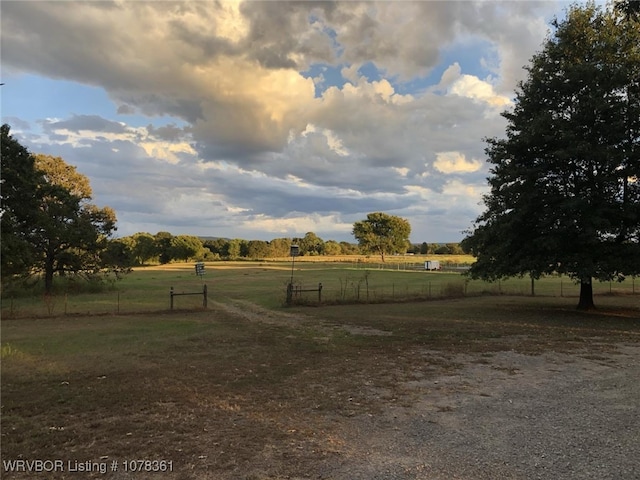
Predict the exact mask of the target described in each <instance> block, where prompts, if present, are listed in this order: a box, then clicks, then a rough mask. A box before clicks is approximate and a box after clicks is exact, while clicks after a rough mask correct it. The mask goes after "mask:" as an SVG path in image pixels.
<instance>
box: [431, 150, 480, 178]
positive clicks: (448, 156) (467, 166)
mask: <svg viewBox="0 0 640 480" xmlns="http://www.w3.org/2000/svg"><path fill="white" fill-rule="evenodd" d="M433 167H434V168H435V169H436V170H438V171H439V172H442V173H469V172H477V171H478V170H480V168H481V167H482V162H481V161H480V160H476V159H471V160H467V159H466V157H465V156H464V155H463V154H461V153H460V152H438V153H436V161H435V162H434V164H433Z"/></svg>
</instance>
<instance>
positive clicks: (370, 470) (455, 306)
mask: <svg viewBox="0 0 640 480" xmlns="http://www.w3.org/2000/svg"><path fill="white" fill-rule="evenodd" d="M206 268H207V270H206V275H205V277H204V281H205V282H207V284H208V286H209V292H210V296H209V307H208V308H207V309H206V310H205V309H203V308H202V307H201V300H200V299H199V298H198V297H195V296H194V297H188V296H185V297H180V298H179V299H178V300H177V303H178V304H177V305H176V307H177V308H176V309H175V310H174V311H169V310H168V305H169V288H170V287H171V286H173V287H174V288H175V290H176V291H180V290H183V289H184V290H185V291H191V290H194V291H197V290H198V289H199V288H201V285H202V280H201V279H200V278H198V277H196V276H195V273H194V271H193V266H192V265H186V264H183V265H179V264H177V265H170V266H168V267H162V268H160V267H150V268H144V269H139V270H137V271H135V272H134V273H133V274H131V275H130V276H128V277H126V278H125V279H124V280H122V281H121V282H119V283H118V284H116V285H114V289H112V290H106V291H104V292H100V293H82V294H75V295H74V294H71V293H68V292H64V291H61V292H59V294H58V295H57V296H56V298H55V299H54V300H51V299H49V300H44V299H40V298H36V299H34V298H20V297H17V298H14V299H12V300H11V304H8V303H7V302H8V300H7V299H4V298H3V305H2V311H3V319H2V460H3V461H9V460H16V459H27V460H36V459H41V460H47V459H48V460H61V461H63V462H64V467H63V470H62V471H54V472H48V473H47V474H46V475H44V476H41V477H37V476H36V477H34V475H33V473H28V472H17V471H15V470H12V471H10V470H8V469H7V464H3V478H16V479H18V478H19V479H23V478H66V479H69V478H70V479H74V478H83V479H85V478H114V479H132V478H135V479H170V480H171V479H173V480H177V479H223V480H224V479H267V478H268V479H284V478H336V479H340V478H362V479H364V478H401V479H418V478H456V477H455V476H456V475H458V478H492V477H495V475H493V476H492V475H491V472H493V473H497V472H498V471H500V472H502V471H503V469H504V468H505V466H504V464H500V462H498V460H496V463H495V464H493V463H492V464H491V465H489V466H486V469H487V470H486V472H485V473H487V474H488V476H486V477H479V476H473V475H472V476H467V477H464V476H462V477H460V475H462V473H460V472H461V471H457V470H455V468H458V467H459V466H460V465H467V463H466V462H467V460H460V458H458V460H456V461H454V459H453V457H452V458H451V459H450V461H449V462H448V463H447V462H445V463H446V465H445V463H443V464H442V465H440V464H439V463H438V460H437V459H436V458H426V457H425V455H426V454H425V452H424V451H422V450H417V449H418V448H419V447H418V445H427V446H429V445H431V443H432V440H431V437H429V434H428V431H430V430H429V429H431V428H436V427H437V428H442V429H445V430H447V429H450V428H451V429H453V430H454V431H457V430H456V429H455V428H454V427H452V424H451V423H450V422H451V421H452V418H455V417H454V416H455V415H456V412H457V411H460V412H463V411H464V409H465V408H467V406H465V405H468V403H465V402H470V400H469V399H467V397H464V398H465V399H466V400H464V401H462V398H463V397H460V396H459V395H462V394H464V395H467V394H469V392H470V391H471V390H472V387H473V386H472V385H471V383H469V382H470V381H471V380H469V381H466V380H465V382H466V383H465V382H462V384H460V385H457V386H456V387H455V388H454V386H453V385H452V384H451V379H455V378H463V377H461V375H463V374H462V372H463V371H464V369H465V368H467V367H468V366H469V365H471V366H473V367H474V368H485V369H487V371H489V372H491V373H492V375H497V374H500V375H503V377H500V378H501V379H502V380H501V381H503V382H508V381H510V380H511V379H513V378H515V377H517V376H518V375H519V374H520V373H521V372H520V371H519V369H524V367H522V366H518V365H517V364H515V363H508V364H503V363H500V362H503V357H504V356H505V355H508V356H510V357H509V358H517V359H518V361H519V362H523V361H524V360H523V359H535V358H554V359H558V358H563V359H567V360H566V364H565V363H562V365H560V363H559V364H558V365H555V366H554V367H553V368H554V369H555V371H557V372H559V371H560V370H562V369H563V368H568V367H566V366H570V367H571V368H572V370H567V372H568V373H567V375H571V376H572V377H568V378H577V374H576V371H577V370H576V368H577V365H582V364H583V363H584V362H590V363H589V365H590V367H589V368H596V367H597V366H598V365H601V366H602V368H605V367H604V366H607V365H609V366H611V365H612V362H614V360H615V362H618V360H617V359H618V358H619V356H620V355H622V352H626V351H627V350H625V349H629V348H637V347H638V345H640V328H639V327H640V323H639V322H640V296H638V295H637V294H636V295H634V294H633V293H632V288H636V287H635V285H633V286H631V285H618V284H614V285H611V286H610V285H608V284H604V285H602V288H601V289H600V290H599V291H600V293H601V294H600V295H598V296H597V297H596V305H598V306H599V307H600V308H599V309H598V310H597V311H595V312H589V313H584V312H577V311H576V310H575V303H576V298H575V297H573V295H575V294H577V289H576V287H575V286H570V285H571V284H570V282H569V281H568V280H567V279H564V282H566V285H564V286H562V288H563V289H565V290H563V292H562V295H563V296H560V295H557V294H556V293H558V292H559V287H560V285H561V281H562V279H559V278H549V279H544V280H541V281H540V282H538V284H537V285H536V292H537V293H538V295H537V296H535V297H531V296H526V295H524V294H525V293H527V292H528V288H529V287H530V282H529V281H528V280H527V279H523V280H519V279H514V280H513V283H511V281H510V282H503V283H502V284H501V285H499V286H498V285H486V284H482V282H478V283H477V284H476V282H465V280H464V279H463V278H462V277H460V276H459V274H455V273H440V272H433V273H427V272H417V271H406V270H398V269H396V270H374V269H371V268H366V269H365V268H345V267H344V266H336V265H332V264H322V263H320V264H318V263H313V264H311V263H309V264H306V263H305V264H302V262H300V263H299V264H296V266H295V268H294V271H293V276H294V283H295V282H298V283H300V284H302V285H314V284H317V283H319V282H322V283H323V285H325V288H324V290H323V294H324V298H325V299H326V303H323V304H321V305H314V306H313V307H309V306H305V305H294V306H291V307H285V306H284V299H285V288H286V284H287V282H288V281H289V280H290V278H291V274H292V272H291V265H290V264H287V263H275V264H273V263H270V264H257V263H248V262H242V263H224V264H207V267H206ZM365 276H366V278H365V279H364V280H363V277H365ZM448 285H462V290H461V289H460V287H450V286H448ZM357 288H359V289H360V290H359V295H360V296H359V297H358V296H357V295H358V290H357ZM492 288H493V290H492ZM497 288H499V290H496V289H497ZM571 288H574V290H571ZM596 291H598V290H596ZM367 292H368V295H369V300H370V303H364V300H365V298H363V297H365V296H366V294H367ZM554 292H555V293H554ZM488 293H491V294H490V295H489V294H488ZM506 293H514V294H517V295H506ZM65 296H66V298H65ZM347 297H348V298H347ZM383 297H384V298H387V299H389V298H390V299H391V300H392V301H390V302H388V303H383V302H381V300H382V299H383ZM343 300H344V301H343ZM346 300H349V301H346ZM416 300H420V301H416ZM47 301H48V302H51V301H55V302H56V303H55V304H54V305H53V306H52V305H50V304H47ZM65 310H66V311H65ZM514 355H516V356H517V357H513V356H514ZM630 359H631V357H629V358H628V359H627V360H628V361H630ZM627 360H625V361H627ZM509 361H510V362H511V361H512V360H509ZM527 361H529V360H527ZM563 361H564V360H563ZM580 362H583V363H580ZM623 363H624V362H623ZM634 364H635V365H636V366H637V363H634ZM625 365H626V364H625ZM598 368H600V367H598ZM616 368H617V367H616ZM620 368H623V367H620ZM553 371H554V370H553V369H549V370H546V367H545V372H546V373H545V375H546V376H549V375H554V374H553V373H549V372H553ZM612 371H613V370H612ZM616 371H617V370H616ZM620 371H622V370H620ZM557 375H560V374H559V373H558V374H557ZM465 378H466V377H465ZM492 379H493V380H492V381H493V382H495V381H496V377H495V376H494V377H492ZM567 381H568V380H567ZM634 384H637V382H635V381H634ZM473 388H476V387H473ZM478 388H479V387H478ZM487 388H488V385H487ZM491 388H495V385H493V386H492V387H491ZM528 388H529V389H531V388H532V385H529V387H528ZM497 391H498V390H491V389H490V390H488V391H486V392H485V391H483V392H481V393H476V394H475V397H473V398H474V399H476V400H477V399H480V400H481V401H486V400H487V399H489V398H492V397H495V398H496V399H497V398H498V393H496V392H497ZM635 393H637V392H635V391H634V394H635ZM615 394H616V393H615V392H613V391H611V392H608V393H607V402H609V403H611V404H615V401H614V400H615ZM530 396H531V395H530ZM469 398H471V397H469ZM635 398H636V400H635V401H634V400H632V399H631V400H628V399H627V398H626V397H625V401H627V400H628V401H631V402H632V403H630V404H629V403H626V404H625V405H631V407H630V408H632V410H631V411H629V410H628V408H627V410H624V412H623V411H622V410H620V412H622V413H624V415H625V418H627V417H628V416H629V414H631V415H630V416H631V417H632V418H637V415H636V416H635V417H634V415H635V414H637V410H638V408H637V407H638V404H637V397H635ZM474 401H475V400H474ZM634 402H635V403H634ZM615 405H617V404H615ZM483 408H484V407H483ZM616 412H617V410H616ZM616 412H614V413H613V414H612V416H611V417H609V420H608V421H609V422H612V421H614V420H615V418H614V417H615V415H617V413H616ZM409 419H411V420H410V421H409ZM420 419H422V420H420ZM427 420H428V421H427ZM417 421H423V422H425V423H424V425H425V429H426V430H422V431H421V433H420V435H422V437H420V438H422V440H421V442H418V443H416V444H415V445H414V444H413V443H411V444H410V445H409V443H407V442H408V441H409V440H410V439H411V438H414V437H412V435H417V433H416V432H415V430H414V429H415V428H416V427H415V425H416V422H417ZM448 422H449V423H448ZM429 425H430V426H429ZM537 425H538V426H537V428H538V429H540V428H542V427H541V426H540V425H541V423H540V422H539V421H538V422H537ZM574 427H575V426H574ZM592 427H593V425H592ZM483 428H488V427H486V426H484V427H483ZM553 428H557V426H556V425H555V424H554V427H553ZM580 428H581V427H580ZM594 428H595V427H594ZM447 431H449V430H447ZM634 431H635V430H634ZM397 432H401V433H402V435H401V436H400V437H398V436H396V433H397ZM425 432H426V433H425ZM593 433H594V432H593V431H589V429H588V427H587V428H586V430H585V432H584V434H585V435H592V434H593ZM470 434H472V428H471V427H469V431H467V432H466V435H467V436H468V435H470ZM496 435H497V433H496ZM620 435H625V434H624V432H622V433H620ZM626 435H627V436H626V437H623V436H621V437H620V439H619V441H617V443H616V440H611V442H613V443H612V445H617V446H618V447H616V448H617V450H616V451H617V452H618V453H619V452H622V453H623V454H624V455H625V457H629V458H638V455H636V453H637V442H630V441H629V438H630V437H629V435H631V436H634V435H635V433H633V432H631V433H628V434H626ZM407 439H409V440H407ZM636 439H637V438H636ZM398 442H404V443H398ZM438 442H439V445H440V446H441V447H442V445H445V444H446V438H445V437H444V436H443V437H442V438H441V439H440V440H439V441H438ZM443 442H444V443H443ZM400 444H402V445H405V444H406V445H407V446H406V449H407V450H404V451H403V452H404V453H402V452H396V453H397V454H396V455H390V456H388V457H385V456H384V455H383V453H384V451H385V449H386V450H388V451H389V452H390V451H392V450H393V449H394V448H399V447H398V445H400ZM508 444H509V439H505V442H504V446H503V447H502V448H507V447H506V445H508ZM441 447H436V446H435V445H433V448H441ZM449 447H450V450H447V451H446V452H441V455H440V456H442V455H445V454H451V453H452V452H457V451H458V450H456V449H460V448H461V449H462V450H468V448H466V447H464V445H462V446H461V444H460V442H459V439H455V441H454V440H451V445H449ZM610 454H611V452H610V451H607V450H606V449H603V450H602V457H601V456H595V457H593V458H590V459H589V458H587V460H585V461H587V462H591V461H592V462H593V464H591V463H588V464H587V465H586V466H585V468H592V467H593V465H596V464H598V465H599V464H600V463H602V461H603V460H602V459H603V458H605V456H606V455H610ZM372 455H373V456H372ZM376 455H377V456H376ZM505 455H507V453H505ZM442 458H446V457H442ZM129 460H149V461H151V462H153V461H158V462H162V461H164V462H165V463H155V464H152V463H150V464H148V467H149V468H148V469H147V470H145V471H142V472H141V471H132V469H131V464H128V463H124V462H125V461H129ZM468 461H469V462H471V460H468ZM74 462H90V463H89V465H90V466H91V465H95V470H94V471H87V472H83V473H77V471H70V470H69V468H73V465H75V463H74ZM112 462H116V465H117V467H118V469H117V471H114V470H111V468H112V466H113V464H112ZM167 462H171V463H170V469H169V464H168V463H167ZM376 462H377V463H376ZM597 462H600V463H597ZM103 464H104V465H106V466H108V468H109V471H108V472H107V473H106V474H104V473H102V472H100V471H98V466H100V465H103ZM140 465H141V468H143V469H144V468H146V467H145V464H140ZM162 465H164V470H165V471H153V468H155V467H157V468H158V469H160V468H162ZM456 465H458V467H456ZM621 465H623V467H624V468H625V469H626V470H620V471H618V473H619V475H617V476H616V475H614V476H615V477H616V478H632V477H631V476H629V477H625V472H637V470H633V469H634V468H635V466H634V465H629V464H628V463H627V464H625V463H624V462H622V463H621ZM623 467H619V468H623ZM135 468H136V467H134V469H135ZM459 468H462V467H459ZM469 468H471V467H469ZM616 468H617V467H616ZM126 469H128V471H127V470H126ZM446 469H449V470H446ZM451 469H453V470H451ZM169 470H170V471H169ZM385 471H386V472H387V473H388V474H389V475H385V474H383V473H384V472H385ZM576 471H577V472H578V473H580V472H581V471H586V470H576ZM509 472H510V474H509V475H503V476H502V477H500V478H525V477H526V475H525V474H524V473H523V472H525V473H526V472H528V470H526V468H525V467H524V466H522V465H520V466H518V465H514V466H512V469H511V470H509ZM374 473H378V474H379V475H380V476H375V475H374ZM391 473H393V476H390V475H391ZM552 473H553V472H552ZM556 473H557V471H556ZM614 473H615V472H614ZM548 478H557V475H556V476H553V475H551V476H549V477H548ZM564 478H580V477H579V476H576V477H571V476H565V477H564ZM582 478H586V477H582ZM594 478H595V477H594ZM600 478H602V477H600ZM611 478H613V477H611Z"/></svg>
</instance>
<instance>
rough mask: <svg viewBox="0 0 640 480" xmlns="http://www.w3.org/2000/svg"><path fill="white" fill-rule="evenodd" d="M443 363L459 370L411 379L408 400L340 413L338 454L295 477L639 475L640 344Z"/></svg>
mask: <svg viewBox="0 0 640 480" xmlns="http://www.w3.org/2000/svg"><path fill="white" fill-rule="evenodd" d="M425 354H430V355H434V354H436V353H435V352H427V353H425ZM436 355H437V354H436ZM447 360H450V361H451V360H452V361H454V362H456V363H461V364H463V365H464V366H463V367H462V368H460V369H459V370H457V371H456V372H455V374H454V375H449V376H440V377H436V378H434V377H433V376H431V375H426V376H425V380H422V381H421V380H417V381H412V382H410V383H408V384H407V385H406V387H407V388H408V390H409V395H410V396H411V398H412V401H411V402H401V401H399V402H398V403H399V404H400V405H394V404H393V402H391V405H390V406H389V408H387V409H385V411H384V413H382V414H380V415H366V416H362V415H361V416H356V417H353V418H350V419H348V420H347V421H346V422H345V420H344V419H342V420H341V422H342V426H341V430H342V432H341V435H342V436H343V438H345V439H346V441H345V444H344V445H345V449H344V451H342V452H341V455H340V456H339V457H338V458H333V459H331V460H330V459H327V460H325V461H323V462H321V463H319V465H318V470H317V471H316V472H313V473H312V472H308V474H307V475H305V476H304V477H302V478H310V477H311V478H331V479H334V478H335V479H354V480H355V479H363V480H364V479H367V480H373V479H385V480H390V479H402V480H404V479H430V480H431V479H433V480H438V479H443V480H444V479H447V480H452V479H474V480H475V479H492V480H495V479H527V480H528V479H554V480H556V479H563V480H568V479H576V480H577V479H580V480H585V479H598V480H605V479H616V480H626V479H628V480H631V479H639V478H640V443H639V442H640V346H639V345H637V344H625V345H617V346H616V349H615V351H614V353H606V354H602V353H598V354H597V355H590V354H589V353H587V352H582V353H580V352H574V353H570V354H566V353H557V352H548V353H544V354H541V355H535V356H530V355H523V354H520V353H515V352H509V351H507V352H498V353H495V354H481V355H480V354H479V355H466V354H465V355H455V356H451V357H447ZM427 377H428V379H426V378H427ZM403 404H404V405H403ZM309 474H311V475H309Z"/></svg>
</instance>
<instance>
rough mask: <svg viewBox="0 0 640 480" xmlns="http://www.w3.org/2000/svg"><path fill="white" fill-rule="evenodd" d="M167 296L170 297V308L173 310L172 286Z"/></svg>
mask: <svg viewBox="0 0 640 480" xmlns="http://www.w3.org/2000/svg"><path fill="white" fill-rule="evenodd" d="M169 296H170V297H171V310H173V287H171V290H170V291H169Z"/></svg>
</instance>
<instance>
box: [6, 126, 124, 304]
mask: <svg viewBox="0 0 640 480" xmlns="http://www.w3.org/2000/svg"><path fill="white" fill-rule="evenodd" d="M9 131H10V129H9V126H8V125H4V126H3V127H2V170H3V183H2V192H3V193H2V213H3V215H2V233H3V241H2V247H3V249H2V266H3V271H2V274H3V279H4V278H7V276H8V275H9V276H10V275H17V274H31V273H38V272H42V273H44V278H45V291H46V292H50V291H51V288H52V285H53V276H54V274H55V273H61V274H64V273H67V272H73V273H81V272H91V273H94V272H97V271H99V270H101V269H102V268H108V265H106V264H105V260H106V259H107V257H105V256H103V254H104V253H105V250H106V246H107V241H108V238H109V236H110V235H111V233H112V232H113V231H114V230H115V223H116V216H115V213H114V211H113V210H112V209H111V208H109V207H104V208H99V207H97V206H96V205H94V204H92V203H90V201H91V194H92V192H91V187H90V185H89V180H88V178H87V177H85V176H84V175H82V174H80V173H78V172H77V171H76V169H75V167H72V166H70V165H68V164H66V163H65V162H64V160H62V159H61V158H59V157H50V156H46V155H36V156H33V155H31V154H30V153H29V152H28V151H27V149H26V148H24V147H22V146H21V145H20V144H19V143H18V142H17V141H16V140H15V139H13V138H12V137H11V136H10V135H9ZM5 234H6V237H5ZM7 240H8V242H7V243H5V242H6V241H7ZM109 258H112V256H109ZM5 266H6V267H8V268H7V269H6V270H5V268H4V267H5Z"/></svg>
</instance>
